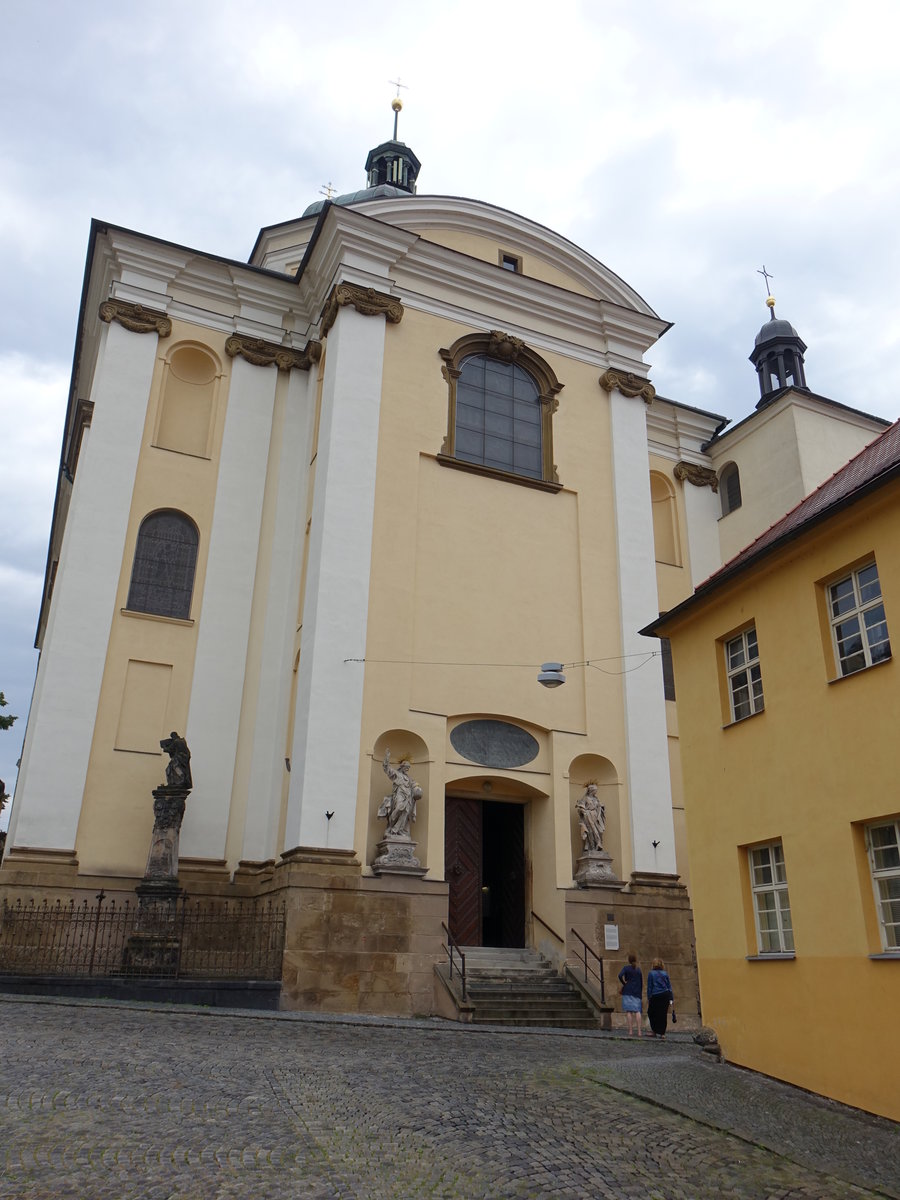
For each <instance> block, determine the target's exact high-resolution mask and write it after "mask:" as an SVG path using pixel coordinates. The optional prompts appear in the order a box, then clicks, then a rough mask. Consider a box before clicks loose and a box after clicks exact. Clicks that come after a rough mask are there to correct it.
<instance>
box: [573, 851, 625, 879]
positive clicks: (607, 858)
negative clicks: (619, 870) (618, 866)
mask: <svg viewBox="0 0 900 1200" xmlns="http://www.w3.org/2000/svg"><path fill="white" fill-rule="evenodd" d="M575 882H576V883H577V884H578V886H579V887H582V888H589V887H624V884H623V883H622V880H621V879H618V878H616V873H615V871H614V870H613V869H612V855H611V854H607V852H606V851H605V850H585V852H584V854H582V856H581V858H579V859H578V862H577V863H576V864H575Z"/></svg>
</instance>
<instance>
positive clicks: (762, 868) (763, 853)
mask: <svg viewBox="0 0 900 1200" xmlns="http://www.w3.org/2000/svg"><path fill="white" fill-rule="evenodd" d="M749 856H750V888H751V890H752V892H753V912H754V915H755V917H756V940H757V945H758V947H759V953H760V954H793V952H794V929H793V926H792V924H791V903H790V899H789V898H788V886H787V875H786V873H785V869H784V849H783V848H782V845H781V842H771V843H770V844H769V845H767V846H753V847H752V848H751V849H750V851H749Z"/></svg>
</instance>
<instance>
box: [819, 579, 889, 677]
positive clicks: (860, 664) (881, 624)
mask: <svg viewBox="0 0 900 1200" xmlns="http://www.w3.org/2000/svg"><path fill="white" fill-rule="evenodd" d="M827 594H828V619H829V621H830V622H831V641H832V645H833V647H834V662H835V666H836V667H837V670H838V674H839V675H840V676H841V677H843V676H846V675H854V674H855V673H856V672H857V671H864V670H865V669H866V668H867V667H871V666H874V665H875V664H876V663H879V662H885V661H887V659H889V658H890V657H891V642H890V637H889V636H888V628H887V619H886V617H885V613H884V600H883V598H882V595H881V581H880V580H879V578H878V567H877V565H876V563H875V560H874V559H872V561H871V562H867V563H865V564H864V565H863V566H861V567H858V568H857V569H856V570H855V571H850V572H849V574H847V575H842V576H841V578H840V579H836V580H834V582H832V583H829V584H828V589H827ZM841 606H843V607H841ZM836 607H838V608H839V609H840V611H835V610H836ZM854 626H855V634H854V632H853V627H854ZM851 639H855V640H854V641H853V642H852V643H851ZM848 644H852V645H853V646H854V647H855V648H854V649H849V648H848Z"/></svg>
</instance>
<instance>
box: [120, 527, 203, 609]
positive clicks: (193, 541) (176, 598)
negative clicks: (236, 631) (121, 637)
mask: <svg viewBox="0 0 900 1200" xmlns="http://www.w3.org/2000/svg"><path fill="white" fill-rule="evenodd" d="M199 540H200V539H199V534H198V533H197V526H196V525H195V524H194V522H193V521H192V520H191V519H190V517H187V516H185V514H184V513H181V512H176V511H175V510H174V509H161V510H160V511H159V512H155V513H150V515H149V516H147V517H145V518H144V520H143V521H142V522H141V527H140V529H139V530H138V536H137V545H136V547H135V551H134V565H133V566H132V570H131V586H130V587H129V589H128V602H127V605H126V607H127V608H129V609H130V610H131V611H132V612H145V613H155V614H156V615H157V616H161V617H180V618H182V619H185V620H186V619H187V618H189V617H190V615H191V596H192V594H193V591H194V571H195V570H196V566H197V546H198V543H199Z"/></svg>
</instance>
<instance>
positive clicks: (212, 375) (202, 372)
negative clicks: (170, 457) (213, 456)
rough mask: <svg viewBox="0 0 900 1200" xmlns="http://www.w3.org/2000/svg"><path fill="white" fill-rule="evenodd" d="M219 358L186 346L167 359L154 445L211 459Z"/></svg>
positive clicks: (175, 348)
mask: <svg viewBox="0 0 900 1200" xmlns="http://www.w3.org/2000/svg"><path fill="white" fill-rule="evenodd" d="M220 374H221V365H220V363H219V360H218V358H217V357H216V356H215V355H214V354H213V353H212V351H211V350H209V349H208V348H207V347H205V346H200V345H198V344H197V343H195V342H182V343H180V344H179V345H177V346H173V347H172V349H171V350H170V352H169V354H168V355H167V357H166V362H165V367H164V370H163V380H162V388H161V394H160V400H159V419H158V420H157V424H156V437H155V438H154V445H155V446H159V447H160V448H161V449H163V450H176V451H178V453H180V454H192V455H194V456H195V457H197V458H209V456H210V451H211V441H212V430H213V424H214V420H213V419H214V416H215V402H216V388H217V384H218V379H219V376H220Z"/></svg>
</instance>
